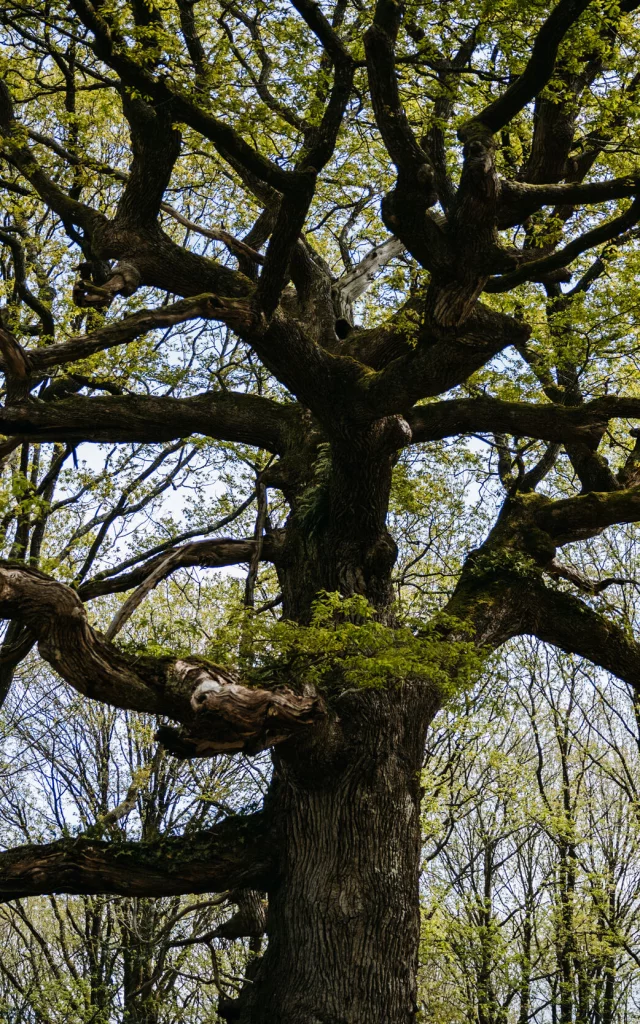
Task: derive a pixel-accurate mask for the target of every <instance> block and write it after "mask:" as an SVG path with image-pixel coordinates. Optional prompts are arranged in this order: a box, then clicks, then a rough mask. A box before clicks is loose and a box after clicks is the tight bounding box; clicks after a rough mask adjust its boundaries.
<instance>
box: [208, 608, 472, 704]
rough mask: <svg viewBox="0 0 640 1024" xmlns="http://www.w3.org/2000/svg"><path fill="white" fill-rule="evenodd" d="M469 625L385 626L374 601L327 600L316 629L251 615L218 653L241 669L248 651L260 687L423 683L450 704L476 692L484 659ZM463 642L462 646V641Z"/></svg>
mask: <svg viewBox="0 0 640 1024" xmlns="http://www.w3.org/2000/svg"><path fill="white" fill-rule="evenodd" d="M464 635H465V630H464V624H462V623H459V622H456V621H455V620H453V619H452V618H451V617H447V616H440V617H439V619H438V621H437V622H434V623H433V624H432V625H431V626H429V627H427V628H425V626H424V623H421V622H418V621H416V622H413V623H410V622H407V623H404V624H398V623H395V624H394V625H393V626H389V625H386V624H385V623H383V622H380V621H379V620H378V619H377V618H376V615H375V611H374V609H373V608H372V606H371V605H370V603H369V602H368V601H367V600H366V598H364V597H362V596H359V595H355V596H353V597H343V596H342V595H341V594H339V593H331V594H330V593H323V594H321V595H319V597H318V598H317V599H316V601H315V602H314V604H313V611H312V616H311V621H310V622H309V624H308V625H299V624H298V623H295V622H292V621H289V620H286V619H280V620H273V619H272V620H269V619H267V618H265V617H261V616H257V615H255V614H253V613H252V612H251V610H242V611H239V612H237V613H236V614H235V615H233V616H232V618H231V621H230V623H229V625H228V626H227V627H225V629H224V630H223V631H222V633H221V634H220V635H219V636H218V638H217V641H216V643H215V646H214V648H213V651H212V653H215V656H216V657H217V658H218V657H219V655H220V654H221V653H224V652H225V649H226V655H227V660H229V661H234V660H236V659H237V658H238V653H239V652H240V661H242V655H241V650H242V648H244V649H248V650H249V651H250V652H251V654H250V664H248V665H245V666H243V670H244V672H245V673H246V674H247V675H248V677H249V678H250V679H251V680H253V682H255V683H256V684H257V685H278V684H281V683H287V684H289V685H293V686H294V687H301V686H302V685H304V684H305V683H306V684H313V685H314V686H317V687H318V688H319V689H320V690H321V691H322V692H325V693H328V694H333V695H335V694H336V693H340V692H342V691H343V690H344V689H345V688H368V687H373V688H379V687H385V686H396V685H401V684H402V682H404V681H406V680H422V681H423V682H424V683H425V685H429V686H431V687H433V688H434V689H435V690H437V691H438V692H439V693H440V694H441V695H442V696H443V697H445V696H447V695H449V696H450V695H451V694H453V693H454V692H457V691H458V690H460V689H462V688H464V687H465V686H467V685H469V682H470V681H472V680H473V679H474V678H476V677H477V674H478V673H479V672H480V670H481V667H482V664H483V658H482V655H481V654H479V653H478V650H477V647H476V646H475V645H474V644H473V643H472V642H470V641H469V640H467V639H462V637H464ZM458 637H460V638H458Z"/></svg>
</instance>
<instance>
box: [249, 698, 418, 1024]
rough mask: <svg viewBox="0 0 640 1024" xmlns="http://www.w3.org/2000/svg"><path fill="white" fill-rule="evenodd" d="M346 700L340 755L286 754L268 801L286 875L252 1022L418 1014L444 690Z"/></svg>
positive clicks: (358, 1020)
mask: <svg viewBox="0 0 640 1024" xmlns="http://www.w3.org/2000/svg"><path fill="white" fill-rule="evenodd" d="M342 703H343V705H344V706H343V708H342V710H343V712H344V729H345V733H346V734H345V737H344V740H345V746H344V748H342V749H341V751H340V754H339V756H338V761H337V762H336V763H335V764H327V763H326V762H323V759H322V757H320V756H319V755H318V754H317V753H311V754H308V755H307V756H305V755H304V753H303V752H302V751H300V750H297V751H296V752H295V756H294V753H293V751H290V752H288V751H285V750H284V749H283V748H281V750H280V753H279V754H278V755H277V757H276V763H275V773H274V779H273V783H272V786H271V791H270V793H269V796H268V799H267V802H266V806H267V808H268V812H267V813H268V814H269V816H270V818H271V820H272V822H273V825H274V834H275V835H276V836H277V837H278V839H277V844H278V853H277V866H276V871H277V879H278V880H277V883H276V884H275V885H274V886H272V887H271V888H270V890H269V910H268V918H267V935H268V937H269V945H268V948H267V951H266V953H265V955H264V957H263V958H262V960H261V961H260V964H259V967H258V970H257V973H256V975H255V976H254V978H253V980H252V984H251V986H247V988H246V989H245V991H244V992H243V995H242V996H241V998H240V1000H239V1005H238V1007H237V1012H238V1013H239V1016H238V1018H237V1019H238V1020H240V1021H241V1022H242V1024H268V1022H269V1024H271V1022H273V1021H278V1022H280V1024H374V1022H375V1024H377V1022H380V1024H383V1022H384V1024H409V1022H410V1021H413V1020H414V1019H415V1013H416V1009H417V1006H416V969H417V953H418V939H419V929H420V906H419V899H418V875H419V867H420V796H421V790H420V769H421V766H422V757H423V750H424V737H425V731H426V726H427V722H428V721H429V719H430V717H431V716H432V714H433V712H434V710H435V701H434V700H433V698H432V697H430V696H429V695H428V694H427V693H422V692H420V691H419V690H418V691H416V690H415V689H413V687H411V686H409V685H406V686H405V687H404V688H401V687H398V688H397V689H391V690H390V691H389V692H384V693H383V692H379V691H372V692H370V693H368V694H367V695H366V697H365V698H364V699H363V698H362V696H361V695H358V696H357V698H355V699H354V697H353V696H352V697H349V696H348V695H347V696H345V698H344V700H343V702H342ZM350 703H352V706H351V707H349V704H350ZM229 1019H231V1018H229Z"/></svg>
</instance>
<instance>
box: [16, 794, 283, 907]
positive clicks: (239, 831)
mask: <svg viewBox="0 0 640 1024" xmlns="http://www.w3.org/2000/svg"><path fill="white" fill-rule="evenodd" d="M273 871H274V863H273V853H272V847H271V841H270V835H269V831H268V829H267V827H266V822H265V819H264V815H262V814H252V815H247V816H238V817H231V818H227V819H225V821H223V822H221V823H220V824H219V825H214V826H213V828H211V829H210V830H209V831H207V832H197V833H194V834H192V835H189V834H187V835H183V836H169V835H167V836H161V837H160V838H159V839H156V840H153V841H151V842H139V843H130V842H112V843H108V842H103V841H101V840H92V839H85V838H83V837H79V838H77V839H74V838H70V839H60V840H58V841H57V842H54V843H47V844H45V845H42V846H38V845H29V846H19V847H17V848H15V849H13V850H6V851H5V852H3V853H0V902H1V903H6V902H7V901H9V900H15V899H21V898H22V897H25V896H38V895H41V894H49V893H73V894H79V893H85V894H88V893H113V894H114V895H118V896H173V895H181V894H183V893H201V892H224V891H226V890H227V889H233V888H236V887H238V888H239V887H251V888H254V889H263V888H265V887H266V886H267V885H268V883H269V881H270V879H271V878H272V875H273Z"/></svg>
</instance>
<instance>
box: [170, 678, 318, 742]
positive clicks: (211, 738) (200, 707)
mask: <svg viewBox="0 0 640 1024" xmlns="http://www.w3.org/2000/svg"><path fill="white" fill-rule="evenodd" d="M174 672H175V674H176V676H177V677H178V678H179V679H180V681H181V682H182V683H184V681H185V680H193V682H194V683H195V684H196V685H195V687H194V690H193V694H192V697H191V707H192V709H193V711H194V719H193V722H192V723H191V724H190V725H189V726H188V727H187V728H181V729H173V728H171V727H169V726H163V727H161V728H160V729H159V730H158V732H157V733H156V738H157V739H158V740H159V742H161V743H162V744H163V746H165V747H166V748H167V750H169V751H170V752H171V753H173V754H175V755H176V756H177V757H183V758H192V757H210V756H211V755H213V754H217V753H221V752H223V751H224V752H227V753H232V752H235V751H243V752H244V753H245V754H257V753H258V752H259V751H261V750H265V749H266V748H267V747H272V746H275V745H276V744H278V743H283V742H284V741H285V740H288V739H290V738H291V737H292V736H294V735H296V734H299V733H302V732H305V731H307V730H310V729H313V728H314V727H317V726H318V725H319V724H320V723H321V722H323V721H324V719H325V718H326V708H325V704H324V701H323V700H322V699H321V698H320V697H318V696H317V695H311V696H301V695H299V694H296V693H294V692H293V691H292V690H289V689H286V688H282V689H279V690H264V689H261V688H259V687H252V686H246V685H244V684H242V683H240V682H237V681H236V679H235V677H234V676H233V675H232V674H231V673H229V672H227V671H226V670H225V669H221V670H220V671H219V672H218V671H217V670H216V668H215V667H214V666H204V665H202V664H198V663H194V662H189V661H178V662H176V665H175V668H174Z"/></svg>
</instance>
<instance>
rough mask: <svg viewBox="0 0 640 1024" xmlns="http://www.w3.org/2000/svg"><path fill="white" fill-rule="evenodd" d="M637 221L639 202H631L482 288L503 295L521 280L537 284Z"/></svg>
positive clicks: (638, 217) (490, 280)
mask: <svg viewBox="0 0 640 1024" xmlns="http://www.w3.org/2000/svg"><path fill="white" fill-rule="evenodd" d="M638 219H640V199H634V201H633V202H632V204H631V206H630V207H629V209H628V210H625V212H624V213H622V214H620V216H619V217H614V218H613V220H609V221H606V223H604V224H600V225H599V226H598V227H597V228H592V230H591V231H585V233H584V234H583V235H580V236H579V237H578V238H574V240H573V241H572V242H569V243H568V244H567V245H565V247H564V248H563V249H560V250H559V251H558V252H554V253H552V254H551V255H550V256H542V257H541V258H540V259H537V260H530V261H528V262H525V263H523V265H522V266H521V267H520V268H519V269H518V270H514V271H513V273H510V274H502V275H501V276H500V277H492V278H490V279H489V281H488V282H487V284H486V285H485V287H484V291H486V292H506V291H510V289H511V288H515V286H516V285H518V284H522V283H523V281H539V280H541V278H544V277H546V276H547V275H549V274H550V273H551V272H552V271H554V270H560V269H561V268H563V267H566V266H568V265H569V264H570V263H571V262H573V260H575V259H576V258H577V257H578V256H580V255H581V253H583V252H586V251H587V250H588V249H593V248H594V247H595V246H596V245H601V244H602V243H603V242H610V241H611V240H612V239H613V238H615V237H616V236H617V235H620V234H621V233H622V232H623V231H627V230H628V229H629V228H631V227H633V225H634V224H636V223H637V221H638Z"/></svg>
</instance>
